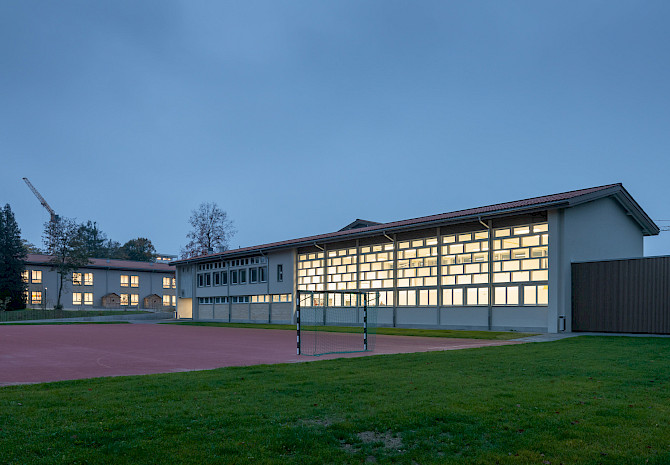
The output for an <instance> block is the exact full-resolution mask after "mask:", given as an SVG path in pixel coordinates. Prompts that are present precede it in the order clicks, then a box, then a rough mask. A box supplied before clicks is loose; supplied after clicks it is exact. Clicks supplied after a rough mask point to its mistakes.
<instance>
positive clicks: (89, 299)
mask: <svg viewBox="0 0 670 465" xmlns="http://www.w3.org/2000/svg"><path fill="white" fill-rule="evenodd" d="M84 305H93V293H92V292H84Z"/></svg>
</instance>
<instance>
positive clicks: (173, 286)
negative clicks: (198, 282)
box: [172, 278, 177, 289]
mask: <svg viewBox="0 0 670 465" xmlns="http://www.w3.org/2000/svg"><path fill="white" fill-rule="evenodd" d="M176 287H177V278H172V289H176Z"/></svg>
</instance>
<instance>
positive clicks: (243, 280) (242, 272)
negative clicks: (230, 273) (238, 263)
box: [240, 269, 247, 284]
mask: <svg viewBox="0 0 670 465" xmlns="http://www.w3.org/2000/svg"><path fill="white" fill-rule="evenodd" d="M246 282H247V270H246V269H241V270H240V284H245V283H246Z"/></svg>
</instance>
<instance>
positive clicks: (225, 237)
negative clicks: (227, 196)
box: [0, 202, 235, 311]
mask: <svg viewBox="0 0 670 465" xmlns="http://www.w3.org/2000/svg"><path fill="white" fill-rule="evenodd" d="M189 224H190V225H191V227H192V229H191V231H190V232H189V233H188V234H187V238H188V239H189V242H188V243H187V245H186V247H185V248H183V249H182V250H181V255H182V258H188V257H194V256H199V255H207V254H210V253H212V252H219V251H222V250H227V249H228V247H229V241H230V238H231V237H232V236H233V235H234V234H235V229H234V227H233V222H232V221H231V220H229V219H228V215H227V213H226V212H225V211H223V210H221V208H219V206H218V205H217V204H216V203H213V202H205V203H202V204H200V206H199V207H198V209H196V210H193V211H192V212H191V217H190V218H189ZM42 240H43V243H44V247H43V248H40V247H37V246H35V245H34V244H31V243H30V242H28V241H26V240H24V239H22V238H21V230H20V229H19V226H18V224H17V222H16V218H15V217H14V213H13V212H12V209H11V207H10V206H9V204H6V205H5V206H4V208H2V209H0V311H2V310H16V309H22V308H25V306H26V304H25V300H24V293H25V291H26V284H25V283H24V282H23V279H22V273H23V272H24V271H25V263H26V259H27V254H45V255H48V256H49V260H48V265H49V266H50V267H51V269H52V270H54V271H56V272H57V275H58V289H57V293H56V295H57V302H56V306H55V307H56V308H62V306H61V295H62V293H63V290H64V288H65V286H66V285H67V282H68V279H70V277H71V276H72V272H74V271H76V270H77V269H79V268H82V267H85V266H86V265H88V264H89V263H90V259H91V258H107V259H120V260H134V261H145V262H151V261H154V260H155V258H156V249H155V247H154V245H153V244H152V243H151V240H150V239H147V238H145V237H138V238H136V239H131V240H129V241H127V242H126V243H125V244H123V245H122V244H121V243H120V242H118V241H115V240H113V239H110V238H109V237H107V235H106V234H105V233H104V232H103V231H102V230H100V228H98V225H97V224H96V223H95V222H93V221H86V222H85V223H77V222H76V221H75V220H73V219H70V218H64V217H55V218H53V219H51V220H49V221H47V222H46V223H44V233H43V235H42Z"/></svg>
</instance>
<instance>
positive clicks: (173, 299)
mask: <svg viewBox="0 0 670 465" xmlns="http://www.w3.org/2000/svg"><path fill="white" fill-rule="evenodd" d="M175 305H177V296H176V295H173V296H172V306H173V307H174V306H175Z"/></svg>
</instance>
